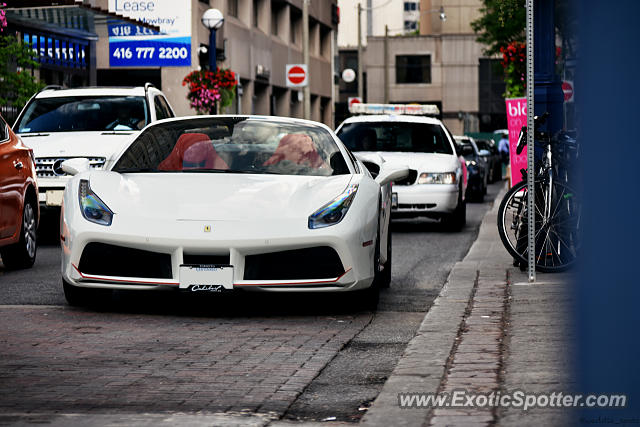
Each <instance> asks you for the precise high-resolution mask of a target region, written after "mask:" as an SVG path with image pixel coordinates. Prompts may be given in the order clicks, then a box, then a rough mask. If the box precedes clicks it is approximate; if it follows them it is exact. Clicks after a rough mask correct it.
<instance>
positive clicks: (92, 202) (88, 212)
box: [78, 179, 113, 226]
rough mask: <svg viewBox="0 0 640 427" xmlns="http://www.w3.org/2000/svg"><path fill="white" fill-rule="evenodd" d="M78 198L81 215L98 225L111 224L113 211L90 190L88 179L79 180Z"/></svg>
mask: <svg viewBox="0 0 640 427" xmlns="http://www.w3.org/2000/svg"><path fill="white" fill-rule="evenodd" d="M78 199H79V200H80V211H81V212H82V216H83V217H85V219H86V220H87V221H91V222H95V223H96V224H100V225H107V226H108V225H111V221H112V220H113V211H111V209H109V207H108V206H107V205H106V204H105V203H104V202H103V201H102V200H100V197H98V195H97V194H96V193H94V192H93V191H92V190H91V187H89V181H87V180H86V179H82V180H80V188H79V189H78Z"/></svg>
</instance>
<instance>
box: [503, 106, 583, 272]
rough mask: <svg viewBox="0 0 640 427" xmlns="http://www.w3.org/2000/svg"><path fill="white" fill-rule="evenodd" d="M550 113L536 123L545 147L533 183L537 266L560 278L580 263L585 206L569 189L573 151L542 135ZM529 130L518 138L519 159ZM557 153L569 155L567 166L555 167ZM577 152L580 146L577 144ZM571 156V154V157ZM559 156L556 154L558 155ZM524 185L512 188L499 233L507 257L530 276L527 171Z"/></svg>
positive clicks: (537, 137) (555, 138)
mask: <svg viewBox="0 0 640 427" xmlns="http://www.w3.org/2000/svg"><path fill="white" fill-rule="evenodd" d="M547 117H548V113H545V114H543V115H542V116H540V117H535V119H534V123H535V126H534V135H535V138H536V140H537V141H538V142H539V143H540V144H541V145H542V146H543V147H544V151H543V156H542V159H541V161H539V162H538V166H537V168H536V170H537V172H536V175H535V181H534V191H535V210H536V214H535V251H536V252H535V254H534V256H535V261H536V270H538V271H542V272H556V271H562V270H565V269H567V268H569V267H570V266H571V265H572V264H574V263H575V261H576V259H577V258H578V254H579V251H580V212H581V211H580V209H581V202H580V198H579V196H578V193H576V191H575V190H573V188H572V187H571V186H570V185H569V183H570V182H569V181H571V174H570V173H568V172H567V171H568V170H569V169H570V167H569V165H567V164H566V162H569V161H570V160H571V153H573V152H574V151H575V150H573V148H574V147H573V146H571V144H569V143H568V142H567V140H566V138H565V140H563V139H562V138H560V137H559V135H556V136H555V137H554V138H550V137H549V135H548V134H547V133H544V132H541V131H539V130H538V129H539V127H540V126H541V125H542V124H543V123H544V121H545V120H546V118H547ZM526 136H527V129H526V126H523V128H522V130H521V131H520V136H519V138H518V147H517V150H516V152H517V153H518V154H520V153H521V152H522V150H523V149H524V146H525V144H526V140H527V138H526ZM561 144H565V145H566V146H565V147H562V149H559V150H555V151H556V152H557V153H564V157H565V159H564V161H565V164H563V162H555V163H554V154H553V153H554V150H553V148H554V146H556V147H559V146H561ZM573 145H574V146H575V140H573ZM567 153H569V154H567ZM556 155H557V154H556ZM521 173H522V177H523V180H522V181H521V182H519V183H518V184H516V185H515V186H514V187H513V188H511V189H510V190H509V191H508V192H507V194H506V195H505V197H504V199H503V200H502V202H501V203H500V207H499V210H498V232H499V234H500V239H501V240H502V243H503V244H504V246H505V248H506V249H507V251H508V252H509V253H510V254H511V255H512V256H513V258H514V265H515V266H519V267H520V269H521V270H525V269H526V267H527V265H528V255H529V254H528V221H529V214H528V211H527V206H528V204H527V202H528V200H527V199H528V197H527V171H526V170H525V169H522V170H521Z"/></svg>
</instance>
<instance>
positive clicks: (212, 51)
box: [201, 9, 224, 71]
mask: <svg viewBox="0 0 640 427" xmlns="http://www.w3.org/2000/svg"><path fill="white" fill-rule="evenodd" d="M201 21H202V25H204V26H205V27H206V28H208V29H209V69H210V70H211V71H216V69H217V68H218V66H217V64H216V31H217V30H219V29H220V27H222V24H224V16H223V15H222V12H220V11H219V10H218V9H208V10H207V11H206V12H204V13H203V14H202V19H201Z"/></svg>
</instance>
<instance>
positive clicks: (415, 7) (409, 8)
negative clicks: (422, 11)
mask: <svg viewBox="0 0 640 427" xmlns="http://www.w3.org/2000/svg"><path fill="white" fill-rule="evenodd" d="M414 10H418V5H417V3H414V2H411V1H406V2H404V11H405V12H411V11H414Z"/></svg>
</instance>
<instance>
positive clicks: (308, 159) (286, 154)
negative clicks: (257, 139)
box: [263, 133, 325, 168]
mask: <svg viewBox="0 0 640 427" xmlns="http://www.w3.org/2000/svg"><path fill="white" fill-rule="evenodd" d="M283 160H289V161H290V162H293V163H296V164H299V165H308V166H311V167H313V168H320V167H322V166H323V165H324V164H325V163H324V160H322V157H320V154H318V151H316V147H315V145H314V144H313V141H312V140H311V137H310V136H309V135H304V134H299V133H290V134H287V135H285V136H283V137H282V138H281V139H280V142H279V143H278V147H277V148H276V151H274V153H273V155H271V157H269V158H268V159H267V161H265V162H264V163H263V166H271V165H275V164H277V163H279V162H281V161H283Z"/></svg>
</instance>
